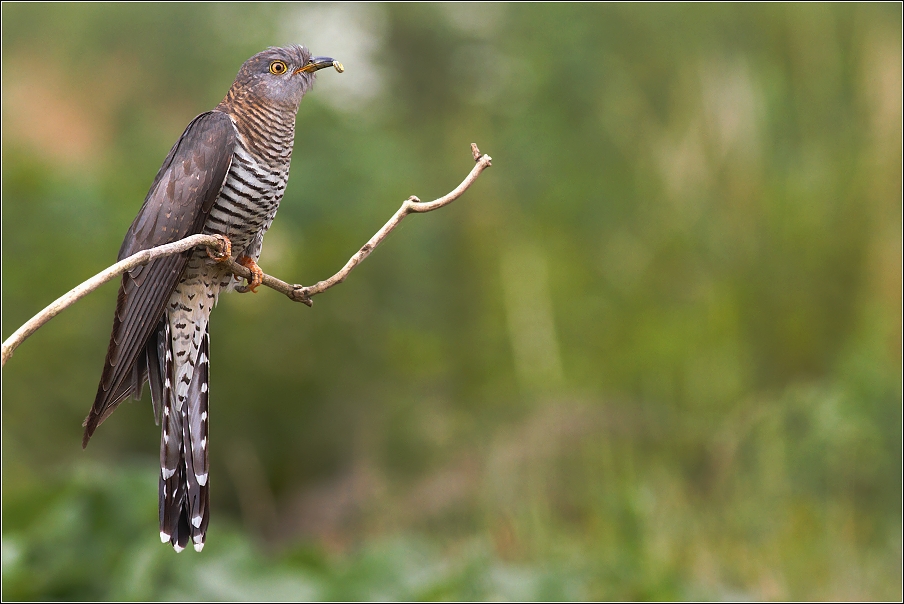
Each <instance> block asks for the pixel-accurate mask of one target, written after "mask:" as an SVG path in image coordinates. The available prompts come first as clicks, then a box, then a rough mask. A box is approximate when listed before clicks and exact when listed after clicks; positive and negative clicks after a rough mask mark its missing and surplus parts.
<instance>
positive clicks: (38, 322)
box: [2, 143, 492, 366]
mask: <svg viewBox="0 0 904 604" xmlns="http://www.w3.org/2000/svg"><path fill="white" fill-rule="evenodd" d="M471 153H472V154H473V156H474V161H475V162H477V165H475V166H474V168H473V169H472V170H471V173H470V174H468V176H467V177H466V178H465V179H464V180H463V181H462V183H461V184H460V185H458V186H457V187H456V188H455V189H454V190H453V191H452V192H450V193H449V194H447V195H444V196H443V197H440V198H439V199H435V200H434V201H430V202H422V201H421V200H420V199H418V198H417V197H414V196H411V197H409V198H408V199H406V200H405V201H404V202H403V203H402V207H401V208H399V210H398V211H397V212H396V213H395V214H393V216H392V218H390V219H389V222H387V223H386V224H385V225H383V228H381V229H380V230H379V231H377V233H376V234H375V235H374V236H373V237H371V238H370V241H368V242H367V243H365V244H364V246H362V247H361V249H360V250H358V252H357V253H356V254H355V255H354V256H352V257H351V259H349V261H348V262H347V263H346V264H345V266H343V267H342V269H341V270H340V271H339V272H338V273H336V274H335V275H333V276H332V277H330V278H329V279H325V280H324V281H320V282H318V283H317V284H315V285H312V286H310V287H306V286H303V285H293V284H289V283H286V282H285V281H282V280H280V279H277V278H276V277H271V276H270V275H267V274H265V275H264V280H263V285H266V286H267V287H269V288H270V289H273V290H276V291H278V292H281V293H283V294H285V295H286V296H288V297H289V299H291V300H294V301H296V302H301V303H302V304H305V305H307V306H311V305H313V301H312V300H311V297H312V296H316V295H317V294H320V293H323V292H325V291H326V290H328V289H329V288H331V287H333V286H334V285H338V284H340V283H342V282H343V281H345V278H346V277H348V274H349V273H350V272H352V269H354V268H355V267H356V266H358V264H360V263H361V261H362V260H364V259H365V258H367V257H368V256H369V255H370V253H371V252H372V251H373V250H374V248H375V247H377V246H378V245H380V243H381V242H382V241H383V240H384V239H386V236H387V235H389V233H391V232H392V230H393V229H395V228H396V226H398V224H399V223H400V222H402V219H403V218H405V216H407V215H408V214H412V213H422V212H432V211H433V210H436V209H439V208H441V207H443V206H445V205H448V204H450V203H452V202H453V201H455V200H456V199H458V198H459V197H460V196H461V194H462V193H464V192H465V191H466V190H467V189H468V187H470V186H471V184H473V183H474V181H475V180H477V177H478V176H480V173H481V172H483V171H484V170H485V169H486V168H487V167H489V166H491V165H492V158H491V157H490V156H489V155H481V154H480V150H479V149H478V148H477V145H476V144H474V143H471ZM227 244H228V241H226V240H225V237H222V236H220V235H192V236H190V237H186V238H185V239H180V240H179V241H176V242H174V243H167V244H165V245H160V246H157V247H155V248H151V249H149V250H143V251H141V252H138V253H137V254H133V255H131V256H129V257H128V258H125V259H124V260H120V261H119V262H117V263H116V264H114V265H113V266H111V267H109V268H107V269H106V270H104V271H102V272H100V273H98V274H97V275H95V276H94V277H91V278H90V279H88V280H87V281H85V282H84V283H82V284H80V285H78V286H76V287H74V288H73V289H71V290H70V291H69V292H68V293H66V294H65V295H63V296H60V297H59V298H57V299H56V300H55V301H54V302H53V303H51V304H50V305H49V306H47V308H45V309H44V310H42V311H41V312H39V313H38V314H36V315H35V316H34V317H32V318H31V319H29V320H28V322H26V323H25V324H24V325H23V326H22V327H20V328H19V329H17V330H16V332H15V333H14V334H13V335H11V336H10V337H9V338H7V339H6V341H5V342H3V357H2V365H3V366H5V365H6V361H7V360H8V359H9V358H10V357H11V356H12V355H13V352H14V351H15V350H16V348H17V347H18V346H19V344H21V343H22V342H24V341H25V340H26V339H27V338H28V337H29V336H31V334H33V333H34V332H36V331H37V330H38V329H39V328H40V327H41V326H42V325H44V324H45V323H47V322H48V321H50V320H51V319H52V318H53V317H55V316H56V315H58V314H59V313H60V312H62V311H63V310H65V309H66V308H68V307H69V306H71V305H72V304H74V303H75V302H77V301H78V300H80V299H81V298H84V297H85V296H87V295H88V294H90V293H91V292H93V291H94V290H96V289H97V288H98V287H100V286H101V285H103V284H104V283H106V282H107V281H110V280H112V279H115V278H116V277H118V276H120V275H122V274H123V273H125V272H126V271H128V270H130V269H133V268H135V267H136V266H139V265H142V264H147V263H148V262H151V261H152V260H155V259H157V258H162V257H164V256H171V255H173V254H180V253H182V252H185V251H186V250H189V249H191V248H193V247H197V246H206V247H208V248H212V249H214V250H216V251H217V253H223V251H224V250H226V249H228V248H227ZM225 263H226V264H228V266H229V269H230V270H231V271H232V273H233V274H234V275H236V276H237V277H241V278H243V279H248V280H250V279H251V271H250V270H249V269H247V268H246V267H244V266H242V265H241V264H238V263H236V262H235V261H234V260H227V261H225Z"/></svg>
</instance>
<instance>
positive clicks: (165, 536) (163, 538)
mask: <svg viewBox="0 0 904 604" xmlns="http://www.w3.org/2000/svg"><path fill="white" fill-rule="evenodd" d="M169 540H170V536H169V535H168V534H167V533H164V532H163V531H160V543H166V542H167V541H169Z"/></svg>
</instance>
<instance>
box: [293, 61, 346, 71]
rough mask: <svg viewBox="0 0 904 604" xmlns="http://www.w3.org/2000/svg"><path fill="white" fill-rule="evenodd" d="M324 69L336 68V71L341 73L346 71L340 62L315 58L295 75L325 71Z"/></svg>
mask: <svg viewBox="0 0 904 604" xmlns="http://www.w3.org/2000/svg"><path fill="white" fill-rule="evenodd" d="M324 67H335V68H336V71H338V72H339V73H342V72H343V71H345V68H344V67H343V66H342V63H340V62H339V61H335V60H333V59H331V58H330V57H314V58H313V59H311V60H310V61H308V62H307V64H306V65H305V66H304V67H299V68H298V69H296V70H295V73H296V74H298V73H301V72H306V73H313V72H315V71H317V70H319V69H323V68H324Z"/></svg>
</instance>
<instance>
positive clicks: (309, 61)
mask: <svg viewBox="0 0 904 604" xmlns="http://www.w3.org/2000/svg"><path fill="white" fill-rule="evenodd" d="M325 67H334V68H335V69H336V71H339V72H342V71H343V68H342V64H341V63H339V62H338V61H334V60H333V59H331V58H330V57H312V56H311V52H310V51H309V50H308V49H307V48H305V47H304V46H299V45H297V44H293V45H291V46H286V47H283V48H275V47H271V48H268V49H267V50H265V51H263V52H259V53H257V54H256V55H254V56H253V57H251V58H250V59H248V60H247V61H245V64H244V65H242V68H241V69H240V70H239V73H238V75H237V76H236V78H235V82H234V83H233V84H232V90H231V91H230V92H232V93H235V94H236V96H245V95H250V96H253V97H257V98H259V99H261V100H266V101H267V102H268V103H270V104H276V105H287V106H294V107H295V110H296V111H297V110H298V104H299V103H300V102H301V98H302V97H303V96H304V94H305V93H306V92H307V91H308V90H310V89H311V87H312V86H313V85H314V77H315V73H316V72H317V71H318V70H320V69H323V68H325Z"/></svg>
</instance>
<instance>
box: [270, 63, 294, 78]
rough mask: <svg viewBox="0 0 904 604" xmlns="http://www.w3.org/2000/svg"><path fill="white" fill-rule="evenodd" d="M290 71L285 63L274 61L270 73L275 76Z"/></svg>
mask: <svg viewBox="0 0 904 604" xmlns="http://www.w3.org/2000/svg"><path fill="white" fill-rule="evenodd" d="M288 70H289V67H288V66H287V65H286V64H285V63H284V62H283V61H273V62H272V63H270V73H272V74H273V75H282V74H284V73H286V72H287V71H288Z"/></svg>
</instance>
